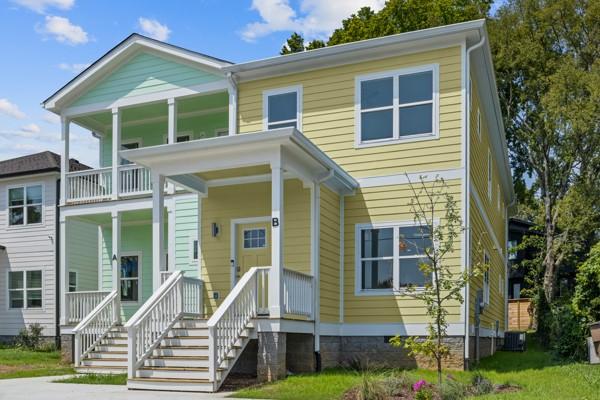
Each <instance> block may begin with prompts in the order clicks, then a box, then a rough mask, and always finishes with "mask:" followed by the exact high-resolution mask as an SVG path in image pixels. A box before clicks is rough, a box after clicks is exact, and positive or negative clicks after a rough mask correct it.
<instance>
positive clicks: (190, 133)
mask: <svg viewBox="0 0 600 400" xmlns="http://www.w3.org/2000/svg"><path fill="white" fill-rule="evenodd" d="M182 136H189V137H190V142H191V141H192V140H194V131H181V132H177V135H175V139H177V138H180V137H182ZM163 142H164V144H170V143H169V135H167V134H166V133H165V134H163ZM183 143H185V142H183Z"/></svg>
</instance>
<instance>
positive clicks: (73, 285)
mask: <svg viewBox="0 0 600 400" xmlns="http://www.w3.org/2000/svg"><path fill="white" fill-rule="evenodd" d="M76 291H77V272H75V271H69V292H76Z"/></svg>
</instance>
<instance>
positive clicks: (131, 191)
mask: <svg viewBox="0 0 600 400" xmlns="http://www.w3.org/2000/svg"><path fill="white" fill-rule="evenodd" d="M151 192H152V176H150V170H148V169H147V168H144V167H141V166H139V165H135V164H129V165H122V166H120V167H119V195H121V196H134V195H140V194H148V193H151Z"/></svg>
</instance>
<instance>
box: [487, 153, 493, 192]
mask: <svg viewBox="0 0 600 400" xmlns="http://www.w3.org/2000/svg"><path fill="white" fill-rule="evenodd" d="M487 194H488V200H489V201H492V153H491V151H490V150H489V149H488V153H487Z"/></svg>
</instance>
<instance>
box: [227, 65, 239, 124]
mask: <svg viewBox="0 0 600 400" xmlns="http://www.w3.org/2000/svg"><path fill="white" fill-rule="evenodd" d="M227 79H228V85H227V94H228V95H229V136H233V135H235V134H236V133H237V97H238V95H237V84H236V82H235V79H234V78H233V76H232V74H231V72H230V73H228V75H227Z"/></svg>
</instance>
